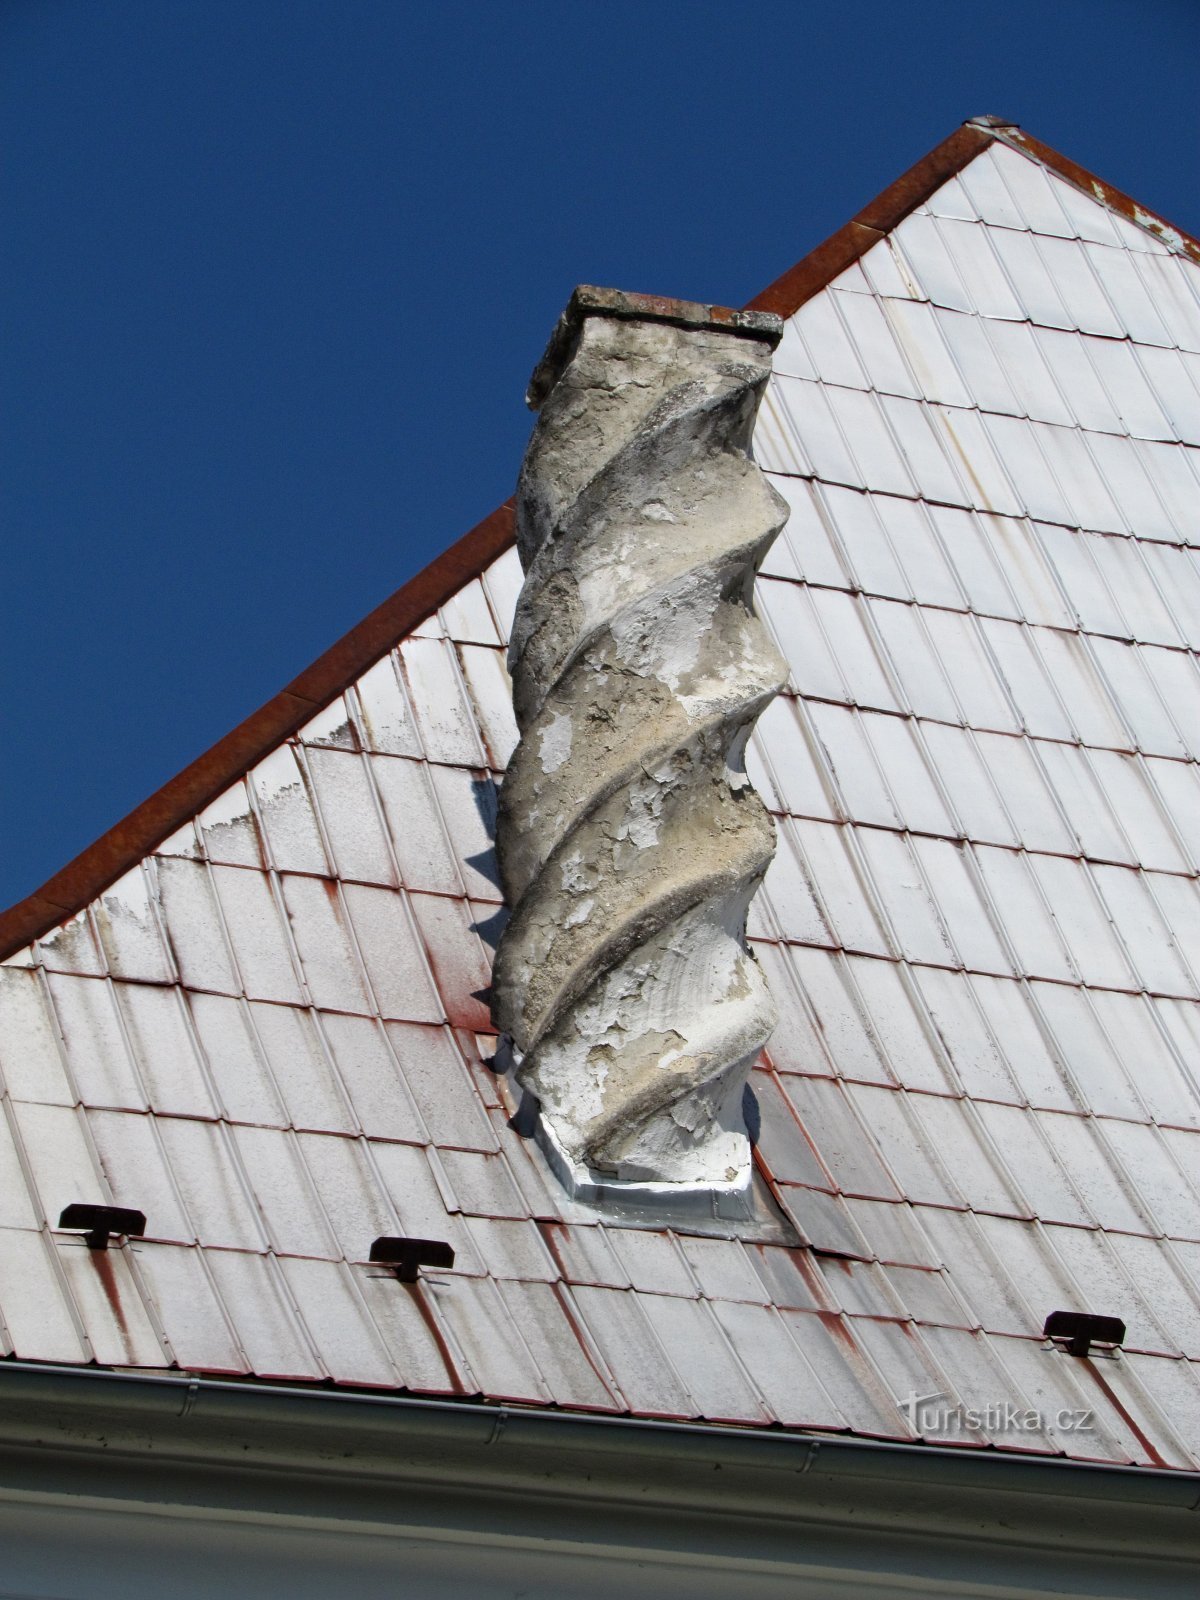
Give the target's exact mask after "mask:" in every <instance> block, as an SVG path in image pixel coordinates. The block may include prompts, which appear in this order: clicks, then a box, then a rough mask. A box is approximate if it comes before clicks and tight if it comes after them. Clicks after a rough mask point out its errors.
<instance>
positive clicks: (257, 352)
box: [0, 0, 1200, 905]
mask: <svg viewBox="0 0 1200 1600" xmlns="http://www.w3.org/2000/svg"><path fill="white" fill-rule="evenodd" d="M0 76H2V92H0V195H2V204H0V273H2V276H3V287H2V294H0V316H2V318H3V341H2V356H0V413H2V427H0V518H2V545H0V549H2V550H3V568H2V570H3V577H4V581H3V586H2V589H0V607H2V613H3V626H2V629H0V649H2V651H3V656H2V663H0V665H2V671H3V687H4V698H3V705H4V718H5V723H4V752H3V756H4V759H3V766H2V768H0V773H2V776H0V905H4V904H8V903H9V902H10V901H12V900H14V899H16V898H18V897H19V896H21V895H23V894H25V893H27V892H28V891H30V890H31V889H33V888H35V887H36V886H37V885H38V884H39V883H40V882H41V881H42V880H43V879H44V878H46V877H47V876H49V874H50V873H51V872H53V871H55V870H56V869H57V868H58V867H60V866H61V865H63V864H64V863H65V862H66V861H67V860H68V859H69V858H70V857H71V856H72V855H74V854H75V853H76V852H77V851H78V850H80V849H82V848H83V847H84V846H85V845H87V844H88V843H90V841H91V840H92V839H93V838H94V837H95V836H96V835H97V834H99V833H100V832H102V831H103V830H104V829H105V828H107V827H108V826H110V825H111V824H112V823H114V822H116V821H117V820H119V819H120V818H121V817H122V816H123V815H124V814H125V813H126V812H127V811H129V810H130V809H132V807H133V806H134V805H136V804H137V803H138V802H139V801H140V800H142V799H143V798H145V796H146V795H147V794H149V793H150V792H151V791H152V790H154V789H155V788H157V787H158V785H159V784H160V783H162V782H164V781H165V780H166V779H167V778H168V777H170V776H171V775H172V773H174V772H175V771H176V770H178V769H179V768H180V767H181V766H183V765H184V764H185V763H186V762H187V761H189V760H191V758H192V757H194V756H196V755H198V754H199V753H200V752H201V751H202V750H203V749H205V748H206V747H207V746H208V745H209V744H211V743H212V742H213V741H214V740H216V739H217V738H219V737H220V736H221V735H222V734H223V733H225V732H226V731H227V730H228V729H229V728H230V727H232V726H233V725H234V724H235V723H236V722H237V721H239V720H240V719H241V718H242V717H243V716H245V715H246V714H247V713H248V712H250V711H252V710H253V709H254V708H255V707H256V706H257V705H258V704H260V703H261V702H262V701H263V700H265V699H267V698H268V697H269V696H270V695H272V694H273V693H274V692H275V690H276V689H278V688H279V687H280V686H281V685H282V684H283V683H284V682H285V681H286V680H287V679H288V678H290V677H292V676H293V675H294V674H295V673H296V672H298V671H299V670H301V669H302V668H303V667H305V666H307V664H308V663H309V662H310V661H311V660H312V659H313V658H314V657H315V656H316V655H317V654H319V652H320V651H321V650H323V649H324V648H325V647H326V646H327V645H328V644H330V643H331V642H332V641H333V640H334V639H335V638H336V637H337V636H338V635H339V634H341V633H342V632H344V631H345V629H346V628H348V627H349V626H350V625H351V624H353V623H354V622H356V621H357V620H358V619H359V617H360V616H362V615H363V614H364V613H365V612H366V611H368V610H369V609H370V608H371V607H372V606H374V605H375V604H377V603H378V601H380V600H381V599H383V598H384V597H385V596H386V595H387V594H389V593H390V592H391V591H392V590H393V589H395V588H396V587H398V586H399V585H400V584H401V583H402V582H403V581H404V580H405V579H406V578H408V577H409V576H411V575H412V574H413V573H414V572H415V571H417V570H418V569H419V568H420V567H421V566H422V565H423V564H424V563H425V562H426V561H427V560H428V559H429V558H430V557H432V556H433V555H435V554H436V553H437V552H438V551H439V550H441V549H443V548H444V547H445V546H446V545H447V544H449V543H450V542H451V541H452V540H453V539H455V538H456V537H457V536H458V535H459V534H460V533H462V532H464V531H465V530H466V529H467V528H468V527H469V526H471V525H472V524H473V523H474V522H476V521H477V520H478V519H479V518H480V517H482V516H484V515H485V514H486V513H487V512H488V511H490V510H491V509H492V507H493V506H494V505H496V504H497V503H498V502H499V501H500V500H502V499H504V498H505V497H506V496H507V495H508V494H509V493H510V491H511V487H512V484H513V480H514V478H515V475H516V471H517V467H518V464H519V461H520V456H521V451H522V449H523V447H524V442H525V438H526V435H527V432H528V428H529V420H530V419H529V416H528V413H527V412H526V411H525V409H524V407H523V404H522V395H523V392H524V384H525V379H526V377H527V375H528V373H529V370H530V368H531V367H532V365H533V362H534V361H535V359H536V357H537V356H538V354H539V353H540V351H541V348H542V345H543V343H544V341H545V338H546V335H547V333H548V332H549V329H550V327H551V325H552V323H553V321H554V318H555V316H556V315H557V313H558V311H559V310H560V308H561V306H562V304H563V303H564V301H565V300H566V298H567V295H568V293H569V292H570V289H571V287H572V285H573V284H575V283H576V282H577V281H588V282H594V283H607V284H614V285H617V286H619V287H622V288H628V289H639V290H648V291H652V292H656V293H663V294H672V295H680V296H687V297H692V298H695V299H702V300H713V301H719V302H723V303H726V304H730V305H737V304H740V303H742V302H743V301H744V300H746V299H748V298H749V297H750V296H751V295H753V294H754V293H756V292H757V291H758V290H759V289H760V288H763V287H764V286H765V285H766V284H767V283H768V282H769V281H770V280H771V279H772V278H774V277H776V276H778V274H779V273H780V272H782V271H783V270H784V269H785V268H786V267H787V266H789V265H790V264H791V263H792V262H793V261H795V260H797V259H798V258H799V257H800V256H802V255H803V254H804V253H805V252H806V251H808V250H809V249H810V248H811V247H812V246H813V245H815V244H816V243H818V242H819V241H820V240H821V239H822V238H823V237H824V236H825V235H826V234H828V233H830V232H832V230H833V229H834V228H836V227H838V226H839V225H840V224H841V223H842V222H843V221H844V220H845V219H846V218H847V217H848V216H850V215H851V214H852V213H853V212H854V211H855V210H857V209H858V208H859V206H861V205H862V204H863V203H864V202H865V201H866V200H867V199H868V198H870V196H871V195H873V194H874V193H875V192H876V191H877V190H879V189H880V188H882V187H883V186H884V185H885V184H886V183H888V182H889V181H890V180H891V179H892V178H894V177H895V176H897V174H898V173H899V172H901V171H902V170H903V169H904V168H905V167H906V166H908V165H909V163H911V162H912V161H913V160H915V159H916V158H917V157H918V156H920V155H922V154H923V153H924V152H925V151H926V150H927V149H928V148H929V147H930V146H931V145H933V144H935V143H937V142H938V141H939V140H940V139H942V138H943V137H944V136H945V135H946V134H948V133H949V132H951V131H952V129H953V128H954V127H955V126H956V125H957V124H958V123H960V122H961V121H963V120H964V119H965V118H966V117H969V116H972V115H976V114H978V113H980V112H986V111H991V112H999V113H1001V114H1003V115H1005V116H1008V117H1011V118H1013V119H1014V120H1016V121H1018V122H1020V123H1021V124H1022V125H1023V126H1024V127H1026V128H1027V129H1028V130H1029V131H1031V132H1033V133H1035V134H1037V135H1038V136H1039V137H1040V138H1042V139H1044V140H1045V141H1046V142H1047V143H1049V144H1052V145H1055V146H1056V147H1058V148H1059V149H1061V150H1062V151H1064V152H1065V153H1066V154H1068V155H1070V156H1072V157H1073V158H1074V159H1075V160H1077V161H1079V162H1081V163H1082V164H1083V165H1085V166H1088V167H1090V168H1092V169H1093V170H1094V171H1095V172H1097V173H1098V174H1100V175H1101V176H1102V177H1104V178H1107V179H1109V180H1110V181H1111V182H1113V183H1115V184H1117V185H1118V186H1120V187H1121V188H1124V189H1126V190H1128V191H1130V192H1131V193H1132V194H1134V195H1135V196H1136V197H1137V198H1138V199H1139V200H1141V201H1142V202H1143V203H1144V204H1146V205H1148V206H1150V207H1151V208H1153V209H1156V210H1158V211H1161V212H1163V213H1165V214H1166V216H1167V217H1169V218H1170V219H1172V220H1173V221H1176V222H1178V223H1179V224H1181V225H1182V226H1183V227H1185V228H1188V229H1190V230H1191V231H1193V232H1195V231H1198V230H1200V194H1198V192H1197V173H1198V166H1200V163H1198V160H1197V156H1198V133H1197V128H1198V123H1197V116H1196V101H1197V88H1196V85H1197V81H1198V79H1200V3H1197V0H1136V3H1133V0H1036V3H1033V0H1006V3H1005V4H1003V5H983V4H978V3H976V4H969V3H955V4H949V3H940V0H932V3H922V0H916V3H909V4H901V3H898V0H887V3H876V0H841V3H840V4H826V5H815V4H805V3H803V0H792V3H790V4H779V3H776V0H759V3H757V4H744V5H729V4H724V5H718V4H708V3H706V0H693V3H690V4H685V3H676V0H665V3H659V4H652V3H649V0H644V3H639V4H631V3H626V0H607V3H605V4H603V5H597V4H594V3H593V4H583V3H574V4H568V3H566V0H563V3H556V4H552V3H540V0H531V3H525V4H521V5H512V4H503V3H501V4H493V5H490V6H482V5H480V6H469V7H468V6H459V5H455V4H436V5H428V4H425V5H413V4H407V3H404V0H104V3H97V0H0Z"/></svg>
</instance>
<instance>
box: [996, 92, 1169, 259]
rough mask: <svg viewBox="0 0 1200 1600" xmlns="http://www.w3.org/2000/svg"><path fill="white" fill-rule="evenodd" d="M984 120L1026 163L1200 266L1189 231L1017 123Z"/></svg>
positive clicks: (997, 136)
mask: <svg viewBox="0 0 1200 1600" xmlns="http://www.w3.org/2000/svg"><path fill="white" fill-rule="evenodd" d="M985 121H986V122H987V126H988V130H989V132H990V133H991V136H992V137H993V138H994V139H995V141H996V142H997V143H998V144H1003V145H1006V146H1007V147H1008V149H1010V150H1015V151H1016V152H1017V153H1018V154H1019V155H1023V156H1024V157H1025V158H1026V159H1027V160H1030V161H1034V162H1036V163H1037V164H1038V165H1039V166H1043V167H1045V168H1047V170H1048V171H1050V172H1052V173H1053V174H1054V175H1055V177H1057V178H1061V179H1062V181H1063V182H1064V183H1069V184H1070V185H1071V187H1072V188H1074V189H1078V190H1079V192H1080V193H1081V194H1084V195H1086V196H1087V197H1088V199H1089V200H1095V201H1097V202H1098V203H1099V204H1100V205H1102V206H1104V207H1105V209H1106V210H1108V211H1112V212H1115V214H1116V215H1117V216H1119V217H1121V218H1122V219H1123V220H1124V221H1126V222H1130V223H1132V224H1133V226H1134V227H1135V228H1140V229H1141V230H1142V232H1143V233H1148V234H1149V235H1150V237H1151V238H1152V239H1157V240H1158V242H1159V244H1162V245H1165V246H1166V247H1167V249H1168V250H1169V251H1170V253H1171V254H1172V255H1175V256H1180V257H1182V258H1183V259H1184V260H1185V261H1192V262H1195V263H1197V264H1200V239H1197V238H1196V236H1195V235H1194V234H1191V233H1189V232H1188V231H1187V229H1186V228H1181V227H1179V226H1178V225H1177V224H1176V223H1174V222H1171V221H1170V220H1169V219H1168V218H1166V217H1164V216H1163V215H1162V214H1161V213H1160V212H1158V211H1151V210H1149V209H1148V208H1147V207H1146V206H1143V205H1142V204H1141V203H1140V202H1139V201H1137V200H1135V199H1134V198H1133V196H1132V195H1128V194H1126V193H1125V191H1124V190H1123V189H1118V188H1117V186H1116V184H1113V183H1108V182H1107V181H1106V180H1105V179H1103V178H1098V177H1097V176H1096V174H1095V173H1094V172H1092V171H1091V170H1090V168H1088V167H1083V166H1080V164H1079V163H1078V162H1077V161H1072V160H1071V158H1070V156H1065V155H1063V154H1062V152H1061V151H1059V150H1056V149H1055V148H1054V147H1053V145H1048V144H1046V143H1044V142H1043V140H1041V139H1039V138H1038V137H1037V135H1036V134H1033V133H1027V132H1026V130H1025V129H1024V128H1022V127H1021V126H1020V125H1019V124H1018V123H1015V122H1001V121H998V120H997V121H994V122H993V121H992V120H991V119H984V118H980V119H979V120H978V125H980V126H982V124H983V123H984V122H985ZM975 125H977V124H976V123H974V122H973V123H971V124H965V126H975Z"/></svg>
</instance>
